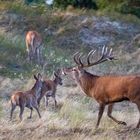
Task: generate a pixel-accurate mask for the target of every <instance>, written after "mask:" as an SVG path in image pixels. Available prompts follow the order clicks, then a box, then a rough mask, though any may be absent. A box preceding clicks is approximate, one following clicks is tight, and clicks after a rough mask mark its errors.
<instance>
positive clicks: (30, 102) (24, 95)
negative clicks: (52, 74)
mask: <svg viewBox="0 0 140 140" xmlns="http://www.w3.org/2000/svg"><path fill="white" fill-rule="evenodd" d="M34 78H35V80H36V82H35V84H34V86H33V87H32V88H31V90H28V91H26V92H22V91H18V92H14V93H13V95H12V96H11V99H10V101H11V114H10V119H12V115H13V111H14V110H15V108H16V106H19V107H20V114H19V118H20V120H22V115H23V112H24V108H25V107H27V108H29V109H30V110H31V113H30V117H28V118H32V111H33V108H35V109H36V111H37V113H38V115H39V118H41V115H40V112H39V109H38V103H37V99H38V98H39V97H40V94H41V89H42V87H43V81H42V76H41V75H40V74H38V75H37V76H35V75H34Z"/></svg>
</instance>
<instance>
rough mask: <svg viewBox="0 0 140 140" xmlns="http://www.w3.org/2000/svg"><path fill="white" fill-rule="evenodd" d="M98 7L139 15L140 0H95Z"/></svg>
mask: <svg viewBox="0 0 140 140" xmlns="http://www.w3.org/2000/svg"><path fill="white" fill-rule="evenodd" d="M96 4H97V6H98V8H99V9H102V10H106V11H117V12H121V13H123V14H134V15H136V16H138V17H140V0H96Z"/></svg>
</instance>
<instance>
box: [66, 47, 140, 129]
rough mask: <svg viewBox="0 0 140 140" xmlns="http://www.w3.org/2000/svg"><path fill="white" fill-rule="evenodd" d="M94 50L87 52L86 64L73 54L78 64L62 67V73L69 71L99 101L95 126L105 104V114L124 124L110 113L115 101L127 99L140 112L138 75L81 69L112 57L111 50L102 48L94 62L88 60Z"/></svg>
mask: <svg viewBox="0 0 140 140" xmlns="http://www.w3.org/2000/svg"><path fill="white" fill-rule="evenodd" d="M94 52H95V51H94ZM94 52H93V51H92V52H90V53H89V55H88V58H87V62H88V63H87V64H83V62H82V60H81V55H80V56H78V57H77V58H76V55H75V56H74V61H75V62H76V64H77V65H78V66H76V67H72V68H65V69H63V73H64V74H68V73H71V74H72V76H73V78H74V79H75V81H76V82H77V84H78V85H79V86H80V87H81V89H82V90H83V91H84V93H85V94H86V95H87V96H89V97H91V98H95V99H96V101H97V102H98V103H99V113H98V121H97V124H96V127H98V126H99V123H100V120H101V117H102V115H103V112H104V109H105V106H106V105H108V112H107V115H108V116H109V117H110V118H111V119H112V120H114V121H115V122H116V123H118V124H124V125H126V123H125V122H123V121H118V120H117V119H115V118H114V117H113V116H112V115H111V113H112V109H113V104H114V103H116V102H121V101H124V100H129V101H131V102H133V103H135V104H136V105H137V107H138V109H139V112H140V77H139V76H133V75H131V76H111V75H107V76H97V75H93V74H91V73H89V72H87V71H86V70H84V69H83V68H84V67H89V66H92V65H96V64H99V63H102V62H104V61H107V60H112V59H114V57H113V56H112V53H111V52H112V51H110V52H109V53H108V51H107V49H106V48H103V51H102V56H101V58H100V59H99V60H98V61H96V62H94V63H93V62H90V56H91V54H92V53H94ZM138 127H140V118H139V121H138V123H137V128H138Z"/></svg>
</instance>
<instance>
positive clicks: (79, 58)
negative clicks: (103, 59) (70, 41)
mask: <svg viewBox="0 0 140 140" xmlns="http://www.w3.org/2000/svg"><path fill="white" fill-rule="evenodd" d="M82 56H83V54H82V53H81V54H80V55H79V57H78V61H79V64H80V66H82V67H83V66H84V64H83V62H82V60H81V58H82Z"/></svg>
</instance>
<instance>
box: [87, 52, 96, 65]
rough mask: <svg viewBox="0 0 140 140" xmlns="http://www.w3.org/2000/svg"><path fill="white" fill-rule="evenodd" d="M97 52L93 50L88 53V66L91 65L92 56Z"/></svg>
mask: <svg viewBox="0 0 140 140" xmlns="http://www.w3.org/2000/svg"><path fill="white" fill-rule="evenodd" d="M95 52H96V50H91V51H90V52H89V53H88V56H87V62H88V64H90V56H92V55H93V54H94V53H95Z"/></svg>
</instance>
